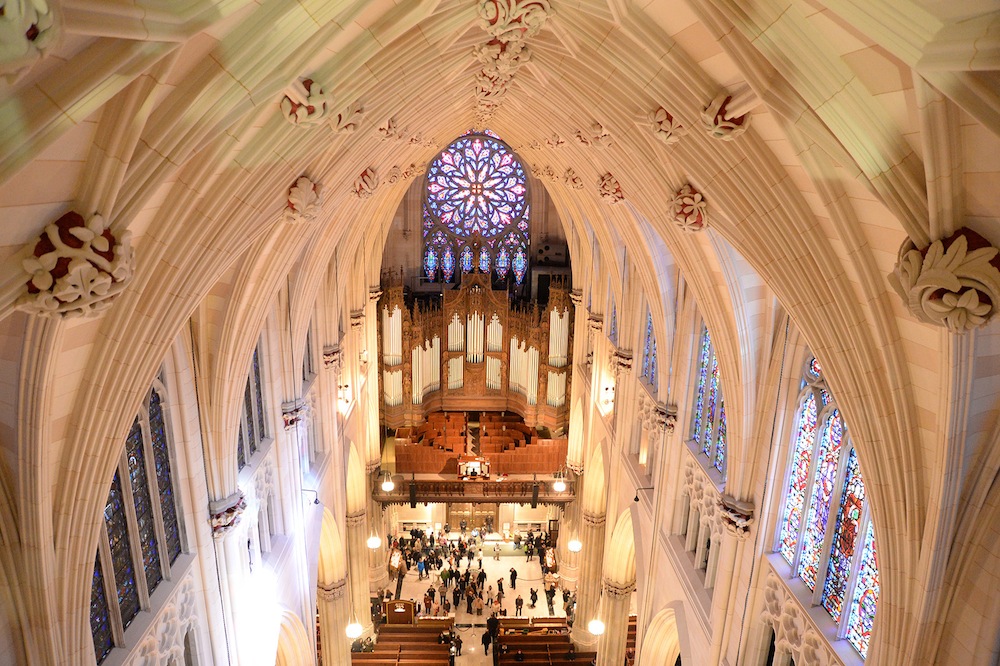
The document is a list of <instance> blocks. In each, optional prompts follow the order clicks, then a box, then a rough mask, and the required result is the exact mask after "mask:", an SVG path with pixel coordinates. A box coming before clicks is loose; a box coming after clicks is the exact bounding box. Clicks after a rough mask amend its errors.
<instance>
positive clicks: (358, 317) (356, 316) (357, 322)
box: [351, 310, 365, 331]
mask: <svg viewBox="0 0 1000 666" xmlns="http://www.w3.org/2000/svg"><path fill="white" fill-rule="evenodd" d="M364 325H365V311H364V310H351V328H352V329H353V330H355V331H359V330H361V327H362V326H364Z"/></svg>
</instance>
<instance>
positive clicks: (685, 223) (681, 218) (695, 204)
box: [670, 183, 708, 231]
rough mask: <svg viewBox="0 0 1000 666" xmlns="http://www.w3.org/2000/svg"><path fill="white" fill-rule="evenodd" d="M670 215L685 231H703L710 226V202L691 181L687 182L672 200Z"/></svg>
mask: <svg viewBox="0 0 1000 666" xmlns="http://www.w3.org/2000/svg"><path fill="white" fill-rule="evenodd" d="M670 216H671V218H672V219H673V221H674V223H675V224H676V225H677V226H678V227H680V228H681V229H682V230H684V231H701V230H702V229H704V228H705V227H707V226H708V202H707V201H705V197H704V196H703V195H702V194H701V192H699V191H698V190H696V189H694V188H693V187H692V186H691V184H690V183H686V184H684V185H683V186H681V188H680V189H679V190H677V194H675V195H674V198H673V199H671V200H670Z"/></svg>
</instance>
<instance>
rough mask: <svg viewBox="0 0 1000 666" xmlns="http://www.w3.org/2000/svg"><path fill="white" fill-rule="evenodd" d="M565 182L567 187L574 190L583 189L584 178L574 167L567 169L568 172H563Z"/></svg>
mask: <svg viewBox="0 0 1000 666" xmlns="http://www.w3.org/2000/svg"><path fill="white" fill-rule="evenodd" d="M563 182H564V183H566V187H568V188H570V189H573V190H582V189H583V178H580V177H579V176H578V175H576V172H575V171H573V169H572V168H569V169H566V173H564V174H563Z"/></svg>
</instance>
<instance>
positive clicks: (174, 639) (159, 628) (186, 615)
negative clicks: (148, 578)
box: [124, 573, 199, 666]
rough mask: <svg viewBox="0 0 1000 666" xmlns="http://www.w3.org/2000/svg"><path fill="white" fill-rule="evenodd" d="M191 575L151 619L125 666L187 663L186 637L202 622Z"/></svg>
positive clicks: (187, 576) (185, 578)
mask: <svg viewBox="0 0 1000 666" xmlns="http://www.w3.org/2000/svg"><path fill="white" fill-rule="evenodd" d="M192 577H193V574H191V573H189V574H188V575H186V576H185V577H184V580H183V581H182V582H181V583H180V584H179V585H178V586H177V587H176V588H175V589H174V590H173V591H172V592H171V593H170V596H169V597H168V598H167V601H166V603H164V605H163V607H162V608H159V609H156V613H155V616H154V617H153V619H152V622H151V623H150V624H149V625H148V628H147V629H146V630H145V632H144V634H143V636H142V637H141V638H139V639H138V640H137V643H136V648H135V649H134V650H132V651H131V652H130V654H129V658H128V659H127V660H126V661H125V662H124V664H125V666H146V665H147V664H168V663H178V664H181V663H184V637H185V636H186V635H187V633H188V631H190V630H191V629H192V628H194V627H195V625H196V624H197V623H198V621H199V618H198V615H197V612H196V610H195V609H196V608H197V604H196V603H195V594H194V582H193V578H192Z"/></svg>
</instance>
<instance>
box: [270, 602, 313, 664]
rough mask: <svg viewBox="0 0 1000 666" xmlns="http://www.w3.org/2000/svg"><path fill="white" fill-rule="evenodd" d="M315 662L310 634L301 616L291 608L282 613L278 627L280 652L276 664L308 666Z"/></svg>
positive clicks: (276, 657)
mask: <svg viewBox="0 0 1000 666" xmlns="http://www.w3.org/2000/svg"><path fill="white" fill-rule="evenodd" d="M314 662H315V657H314V655H313V654H312V645H311V644H310V642H309V634H308V633H307V632H306V628H305V625H303V624H302V620H300V619H299V616H298V615H296V614H295V613H293V612H292V611H290V610H287V609H285V610H283V611H282V613H281V626H280V628H279V629H278V652H277V655H276V656H275V659H274V666H308V665H309V664H313V663H314Z"/></svg>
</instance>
